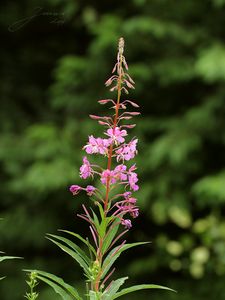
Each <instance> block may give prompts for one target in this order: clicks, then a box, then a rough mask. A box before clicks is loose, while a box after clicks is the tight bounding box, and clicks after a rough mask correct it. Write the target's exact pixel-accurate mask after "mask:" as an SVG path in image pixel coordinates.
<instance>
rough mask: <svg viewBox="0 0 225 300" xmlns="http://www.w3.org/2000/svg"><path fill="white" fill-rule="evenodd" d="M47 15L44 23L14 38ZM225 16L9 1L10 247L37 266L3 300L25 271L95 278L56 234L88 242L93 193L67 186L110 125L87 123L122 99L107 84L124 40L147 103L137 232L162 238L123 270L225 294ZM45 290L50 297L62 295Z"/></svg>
mask: <svg viewBox="0 0 225 300" xmlns="http://www.w3.org/2000/svg"><path fill="white" fill-rule="evenodd" d="M36 7H42V8H43V11H42V12H43V14H42V15H39V16H36V17H35V18H33V19H32V20H31V21H30V22H28V23H27V24H25V25H24V26H22V27H21V28H19V29H18V28H17V30H15V31H10V30H9V29H10V28H8V27H9V26H10V25H12V24H14V23H15V22H16V21H18V20H20V19H23V18H24V17H26V16H32V14H33V13H34V9H35V8H36ZM224 9H225V1H223V0H207V1H204V0H200V1H196V0H183V1H170V0H152V1H148V0H131V1H127V2H123V3H122V2H121V1H116V0H115V1H105V2H102V1H88V0H87V1H83V0H76V1H75V0H73V1H72V0H67V1H61V0H48V1H34V0H32V1H25V0H21V1H20V2H17V3H14V2H13V1H8V2H7V4H4V7H3V8H2V9H1V19H0V20H1V21H0V22H1V23H0V26H1V27H0V31H1V33H2V44H3V45H4V47H1V50H0V51H1V55H0V60H1V71H0V72H1V82H0V90H1V102H0V128H1V135H0V165H1V173H0V176H1V185H0V190H1V203H0V209H1V214H0V216H1V217H3V218H4V221H3V222H1V226H0V237H1V239H0V240H1V249H3V248H4V250H6V252H7V254H10V255H17V256H23V257H24V261H23V262H21V261H20V262H13V261H12V262H5V263H4V265H3V266H2V265H1V268H3V271H1V273H2V274H7V273H8V274H7V275H8V278H7V280H5V281H4V282H2V283H1V290H0V295H1V299H3V300H11V299H14V300H17V299H21V296H20V294H22V293H23V287H24V284H23V281H24V279H25V276H24V275H23V274H22V273H21V272H20V269H21V268H23V267H25V266H26V267H27V268H28V267H29V268H41V269H44V270H46V271H51V272H55V273H56V274H59V275H63V276H64V277H65V278H66V279H67V278H68V280H78V281H79V280H80V279H81V278H80V276H79V269H78V268H77V267H76V266H75V267H74V269H73V268H71V265H70V260H69V259H67V258H64V257H62V256H61V253H60V252H58V251H57V249H54V247H52V246H51V245H49V243H48V242H47V241H46V240H45V239H44V235H45V233H46V232H55V231H56V229H57V228H65V229H66V228H69V229H73V230H76V229H77V230H78V231H80V230H81V229H82V230H83V233H84V234H85V228H83V224H82V222H81V221H79V220H77V218H76V217H75V214H76V213H77V211H79V209H80V204H81V202H82V201H86V199H85V198H82V197H78V198H76V199H74V198H72V197H71V195H70V194H69V193H68V189H67V187H68V186H69V185H70V184H73V183H78V184H79V182H80V179H79V174H78V168H79V165H80V163H81V155H82V153H81V146H82V145H83V144H84V143H85V141H86V139H87V135H88V134H91V133H96V135H97V132H98V130H99V128H94V122H93V121H91V120H89V119H88V117H87V116H88V114H89V113H96V111H97V110H98V111H99V110H100V109H101V110H102V108H101V107H100V108H99V106H98V105H97V100H99V99H103V98H106V97H109V96H110V94H109V92H108V91H107V90H106V89H105V87H104V81H105V79H106V78H107V77H108V75H109V73H110V71H111V68H112V66H113V63H114V61H115V53H116V44H117V40H118V38H119V37H120V36H124V38H125V40H126V57H127V60H128V62H129V66H130V73H131V75H132V77H133V78H134V79H135V81H136V90H135V91H134V92H132V94H131V95H130V98H135V99H136V100H137V101H138V102H139V103H140V105H141V107H142V117H141V118H139V120H137V123H138V126H137V128H136V129H135V130H133V133H134V135H137V136H138V137H139V141H140V144H139V156H138V158H137V165H138V167H139V173H140V175H141V180H140V185H141V190H140V192H138V199H139V205H140V208H141V215H140V218H139V219H138V220H137V221H135V226H134V229H133V230H132V231H131V233H130V236H129V238H130V239H131V240H132V241H140V240H151V241H152V246H151V247H147V249H145V250H139V251H137V252H136V251H135V253H133V254H132V251H131V252H130V256H129V257H126V258H124V260H121V262H123V264H121V265H123V268H122V269H121V273H122V274H123V275H124V274H125V273H126V271H128V273H129V274H130V276H131V277H132V278H133V280H134V281H135V282H136V283H139V282H141V281H142V280H141V279H142V278H144V279H145V281H147V280H148V281H150V282H153V283H159V284H166V282H169V285H170V287H172V288H175V289H178V290H179V295H169V296H168V294H166V295H165V296H164V295H163V294H160V297H161V298H162V299H164V298H163V297H165V299H178V297H179V299H181V300H186V299H200V300H201V299H205V297H206V296H207V298H208V299H213V298H214V297H216V298H217V299H218V300H220V299H223V296H222V295H223V293H225V289H224V287H223V284H222V283H221V282H223V280H224V275H225V221H224V219H223V214H224V211H225V209H224V208H225V205H224V203H225V183H224V182H225V156H224V145H225V136H224V132H225V121H224V114H225V105H224V99H225V85H224V83H225V44H224V39H225V29H224V28H225V26H224V25H225V10H224ZM44 12H46V14H44ZM47 13H48V14H47ZM51 13H58V14H59V15H58V16H53V15H51ZM62 14H64V16H63V18H64V21H63V24H61V23H62V22H61V23H60V22H59V21H60V20H62ZM3 41H4V42H3ZM12 286H13V287H14V288H12ZM196 287H197V288H196ZM212 287H213V288H212ZM44 288H45V290H44V291H43V293H42V295H41V297H43V299H45V300H47V299H51V292H50V291H49V290H48V289H47V287H44ZM158 293H159V292H157V293H154V294H153V296H152V299H153V300H154V297H156V298H155V299H158V298H157V297H158ZM143 295H144V294H143ZM215 295H216V296H215ZM168 297H170V298H168ZM41 299H42V298H41ZM54 299H56V298H54ZM129 299H130V298H129ZM134 299H135V297H134Z"/></svg>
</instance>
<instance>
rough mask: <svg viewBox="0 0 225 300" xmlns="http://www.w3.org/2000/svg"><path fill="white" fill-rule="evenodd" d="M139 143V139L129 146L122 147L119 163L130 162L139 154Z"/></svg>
mask: <svg viewBox="0 0 225 300" xmlns="http://www.w3.org/2000/svg"><path fill="white" fill-rule="evenodd" d="M137 142H138V139H135V140H133V141H131V142H130V143H129V144H124V145H122V146H121V147H120V148H119V149H118V150H117V151H116V154H117V161H120V160H130V159H132V158H134V157H135V155H136V154H137V149H136V147H137Z"/></svg>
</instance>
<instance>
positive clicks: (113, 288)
mask: <svg viewBox="0 0 225 300" xmlns="http://www.w3.org/2000/svg"><path fill="white" fill-rule="evenodd" d="M127 279H128V277H123V278H119V279H117V280H115V281H113V283H112V284H111V285H110V288H109V289H108V290H107V291H106V292H105V293H103V295H102V300H111V299H112V297H113V296H114V295H115V294H116V292H117V291H118V290H119V288H120V287H121V286H122V285H123V284H124V282H125V280H127Z"/></svg>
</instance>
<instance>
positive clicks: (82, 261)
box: [47, 237, 91, 277]
mask: <svg viewBox="0 0 225 300" xmlns="http://www.w3.org/2000/svg"><path fill="white" fill-rule="evenodd" d="M47 239H48V240H50V241H52V242H53V243H54V244H56V245H57V246H58V247H59V248H60V249H62V250H63V251H64V252H66V253H67V254H69V255H70V256H71V257H72V258H73V259H74V260H76V261H77V262H78V263H79V265H80V266H81V267H82V268H83V269H84V271H85V273H86V275H87V276H88V277H89V276H90V275H91V274H90V272H89V268H88V265H87V264H86V262H85V261H84V260H83V258H81V257H80V255H78V254H77V253H76V252H75V251H73V250H71V249H70V248H68V247H66V246H65V245H63V244H61V243H59V242H56V241H54V240H53V239H51V238H49V237H47Z"/></svg>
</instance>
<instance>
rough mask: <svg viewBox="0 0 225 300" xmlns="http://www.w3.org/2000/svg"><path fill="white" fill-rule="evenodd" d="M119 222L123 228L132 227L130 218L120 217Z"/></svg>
mask: <svg viewBox="0 0 225 300" xmlns="http://www.w3.org/2000/svg"><path fill="white" fill-rule="evenodd" d="M121 224H122V225H124V226H125V228H127V229H130V228H131V227H132V223H131V220H129V219H127V220H124V219H122V221H121Z"/></svg>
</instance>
